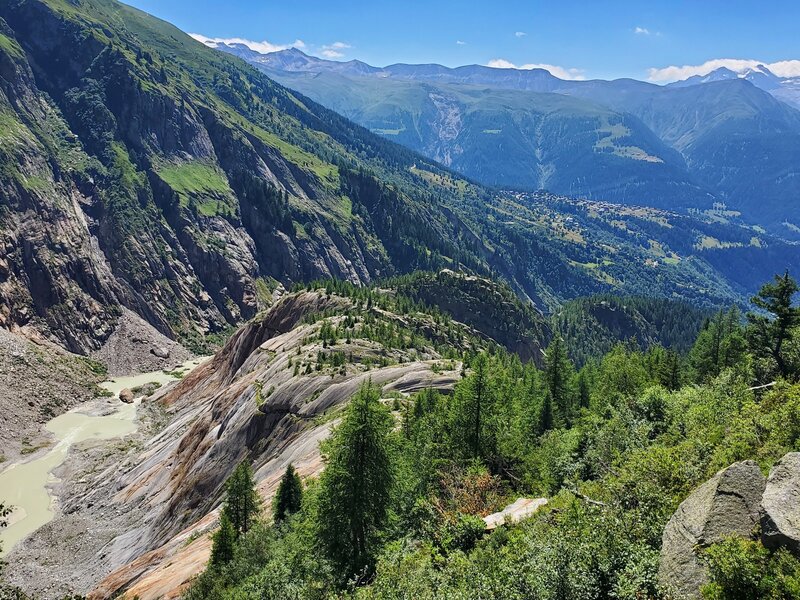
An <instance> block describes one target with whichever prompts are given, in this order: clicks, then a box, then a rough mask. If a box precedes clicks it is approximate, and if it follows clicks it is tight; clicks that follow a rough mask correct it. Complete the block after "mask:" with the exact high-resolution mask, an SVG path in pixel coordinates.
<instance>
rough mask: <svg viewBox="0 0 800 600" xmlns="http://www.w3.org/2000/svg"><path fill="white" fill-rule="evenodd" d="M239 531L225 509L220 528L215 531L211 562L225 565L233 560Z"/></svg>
mask: <svg viewBox="0 0 800 600" xmlns="http://www.w3.org/2000/svg"><path fill="white" fill-rule="evenodd" d="M236 537H237V532H236V529H235V528H234V526H233V523H231V520H230V519H229V518H228V515H227V514H226V513H225V511H224V510H223V511H222V515H221V516H220V518H219V529H217V531H216V532H214V535H213V537H212V540H213V545H212V546H211V564H212V565H214V566H219V565H224V564H225V563H229V562H230V561H231V560H233V551H234V548H235V547H236Z"/></svg>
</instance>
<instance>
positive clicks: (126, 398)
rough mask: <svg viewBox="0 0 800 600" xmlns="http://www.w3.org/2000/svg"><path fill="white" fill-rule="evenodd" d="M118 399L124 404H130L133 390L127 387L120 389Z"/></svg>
mask: <svg viewBox="0 0 800 600" xmlns="http://www.w3.org/2000/svg"><path fill="white" fill-rule="evenodd" d="M119 399H120V400H122V401H123V402H125V403H126V404H131V403H132V402H133V392H132V391H131V390H129V389H128V388H125V389H123V390H120V392H119Z"/></svg>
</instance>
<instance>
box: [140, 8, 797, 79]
mask: <svg viewBox="0 0 800 600" xmlns="http://www.w3.org/2000/svg"><path fill="white" fill-rule="evenodd" d="M126 1H127V2H128V3H129V4H132V5H133V6H136V7H138V8H140V9H142V10H145V11H147V12H149V13H151V14H154V15H156V16H158V17H160V18H162V19H165V20H167V21H169V22H171V23H173V24H175V25H176V26H178V27H179V28H181V29H183V30H184V31H186V32H188V33H194V34H200V35H202V36H205V37H208V38H220V39H234V38H236V39H239V40H247V41H249V42H251V44H249V45H251V46H252V47H254V48H255V49H259V50H261V51H271V50H277V49H281V48H285V47H290V46H295V47H299V48H300V49H302V50H303V51H305V52H307V53H309V54H312V55H315V56H320V57H326V58H331V59H334V60H349V59H353V58H357V59H359V60H363V61H364V62H367V63H369V64H371V65H375V66H386V65H389V64H392V63H397V62H405V63H433V62H435V63H439V64H443V65H447V66H451V67H455V66H459V65H465V64H482V65H489V66H498V67H503V66H512V65H513V66H517V67H525V68H532V67H535V66H543V67H544V68H548V69H549V70H550V71H551V72H553V73H554V74H555V75H557V76H560V77H564V78H570V79H583V78H602V79H614V78H618V77H634V78H636V79H643V80H650V81H655V82H667V81H672V80H675V79H682V78H685V77H687V76H689V75H694V74H704V73H706V72H708V71H710V70H711V69H712V68H714V67H716V66H722V65H726V66H732V67H736V66H742V65H744V64H747V65H750V64H752V65H755V64H758V63H760V62H763V63H764V64H767V65H772V67H771V68H772V69H773V70H774V71H776V72H777V73H778V74H779V75H784V76H789V75H795V74H796V75H798V76H800V60H799V59H800V2H797V1H796V0H795V1H783V0H781V1H770V0H761V1H759V2H755V1H750V0H727V1H724V2H723V1H718V0H692V1H683V0H677V1H676V0H651V1H645V0H640V1H633V0H584V1H581V2H577V1H573V0H559V1H558V2H552V0H551V1H550V2H541V1H538V0H527V1H516V0H514V1H508V2H502V1H501V2H498V1H495V2H468V1H462V2H457V1H453V0H443V1H437V0H427V1H419V0H406V1H404V2H391V1H387V0H383V1H382V0H372V1H363V0H348V1H345V2H331V1H330V0H325V1H319V0H227V1H225V2H219V1H213V0H126ZM732 59H736V60H740V61H750V62H748V63H731V62H709V61H728V60H732ZM786 61H790V62H786ZM791 61H794V62H791Z"/></svg>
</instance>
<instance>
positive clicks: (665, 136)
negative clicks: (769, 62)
mask: <svg viewBox="0 0 800 600" xmlns="http://www.w3.org/2000/svg"><path fill="white" fill-rule="evenodd" d="M210 44H211V45H213V46H214V47H216V48H217V49H219V50H222V51H225V52H228V53H232V54H235V55H237V56H240V57H241V58H244V59H245V60H247V61H248V62H250V63H251V64H253V65H254V66H256V67H257V68H259V69H261V70H262V71H263V72H265V73H267V74H268V75H269V76H270V77H272V78H273V79H275V80H276V81H279V82H281V83H283V84H284V85H286V86H288V87H290V88H292V89H295V90H298V91H299V92H301V93H303V94H305V95H307V96H309V97H310V98H312V99H314V100H316V101H318V102H320V103H321V104H323V105H325V106H327V107H329V108H332V109H333V110H335V111H337V112H339V113H340V114H343V115H345V116H346V117H348V118H350V119H352V120H354V121H356V122H357V123H359V124H361V125H363V126H364V127H367V128H368V129H370V130H371V131H373V132H375V133H378V134H380V135H382V136H384V137H387V138H389V139H392V140H395V141H397V142H399V143H401V144H403V145H405V146H407V147H409V148H411V149H414V150H416V151H419V152H421V153H423V154H424V155H426V156H428V157H429V158H432V159H434V160H437V161H439V162H442V163H443V164H445V165H446V166H449V167H450V168H452V169H454V170H455V171H457V172H459V173H461V174H463V175H465V176H467V177H469V178H471V179H473V180H475V181H478V182H480V183H483V184H485V185H489V186H494V187H502V188H513V189H521V190H535V189H547V190H550V191H552V192H556V193H560V194H565V195H571V196H579V197H586V198H590V199H597V200H605V201H611V202H617V203H626V204H639V205H647V206H654V207H660V208H669V209H672V210H678V211H685V210H701V211H702V210H708V209H711V208H713V207H715V206H719V205H724V206H725V207H726V208H727V209H728V211H729V213H728V218H729V219H733V220H735V219H737V218H738V219H740V220H741V221H743V222H745V223H749V224H753V225H759V226H762V227H765V228H767V229H769V230H770V231H772V232H773V233H775V234H777V235H781V236H785V237H787V238H791V239H794V238H796V237H798V226H797V224H798V223H800V202H798V198H799V197H800V176H799V174H798V170H799V169H800V167H798V160H797V159H798V156H800V111H798V110H797V109H796V108H795V107H793V106H792V105H791V104H792V103H793V102H794V103H795V106H796V97H795V96H793V94H795V92H796V91H797V90H800V87H798V81H800V80H796V79H781V78H779V77H777V76H775V75H774V74H772V73H771V72H769V70H768V69H766V67H764V68H759V69H753V70H751V71H749V72H746V73H741V74H737V73H734V72H733V71H727V70H724V69H720V70H718V71H715V72H714V73H712V74H710V75H709V76H707V77H704V78H699V79H695V78H692V79H689V80H687V81H684V82H679V83H678V84H673V85H669V86H659V85H655V84H651V83H645V82H642V81H636V80H632V79H619V80H614V81H602V80H591V81H567V80H562V79H559V78H557V77H555V76H553V75H551V74H550V73H549V72H548V71H546V70H544V69H532V70H521V69H498V68H490V67H484V66H479V65H468V66H463V67H457V68H448V67H444V66H441V65H407V64H396V65H390V66H388V67H384V68H379V67H372V66H370V65H367V64H365V63H363V62H360V61H349V62H337V61H330V60H323V59H320V58H316V57H312V56H308V55H306V54H304V53H303V52H302V51H300V50H297V49H289V50H282V51H279V52H274V53H269V54H261V53H258V52H256V51H253V50H252V49H250V48H249V47H247V46H245V45H243V44H225V43H220V42H210Z"/></svg>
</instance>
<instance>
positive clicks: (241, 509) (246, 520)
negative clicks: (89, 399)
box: [222, 461, 261, 537]
mask: <svg viewBox="0 0 800 600" xmlns="http://www.w3.org/2000/svg"><path fill="white" fill-rule="evenodd" d="M226 490H227V496H226V498H225V505H224V506H223V508H222V513H223V515H225V516H227V518H228V520H229V521H230V522H231V525H232V526H233V528H234V530H235V531H236V535H237V537H238V536H239V535H241V534H243V533H247V531H248V530H249V529H250V527H251V526H252V524H253V521H254V520H255V518H256V517H257V516H258V513H259V511H260V509H261V506H260V505H261V500H260V498H259V496H258V492H257V491H256V484H255V481H254V480H253V470H252V468H251V467H250V463H248V462H247V461H242V462H241V463H240V464H239V466H238V467H236V470H235V471H234V472H233V474H232V475H231V476H230V478H229V479H228V483H227V484H226Z"/></svg>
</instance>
